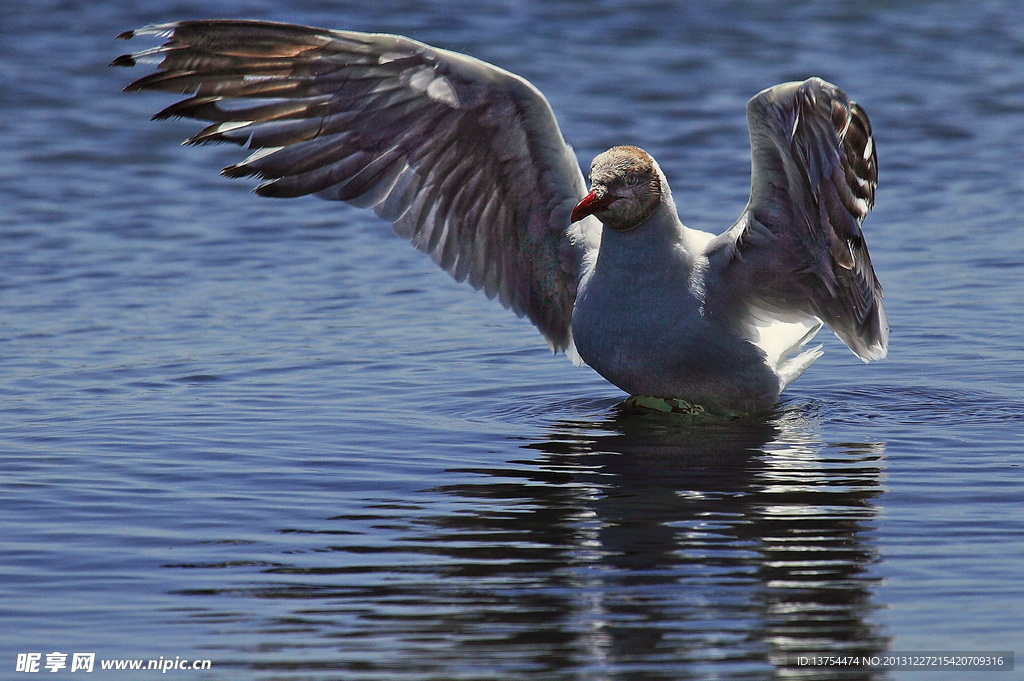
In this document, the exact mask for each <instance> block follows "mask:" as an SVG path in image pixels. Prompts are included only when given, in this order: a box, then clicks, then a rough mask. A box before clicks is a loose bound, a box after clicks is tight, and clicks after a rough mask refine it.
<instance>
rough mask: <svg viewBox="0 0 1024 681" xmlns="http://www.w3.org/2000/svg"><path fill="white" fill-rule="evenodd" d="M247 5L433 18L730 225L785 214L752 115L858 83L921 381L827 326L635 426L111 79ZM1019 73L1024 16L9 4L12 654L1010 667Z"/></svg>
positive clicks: (715, 221) (555, 365) (572, 672)
mask: <svg viewBox="0 0 1024 681" xmlns="http://www.w3.org/2000/svg"><path fill="white" fill-rule="evenodd" d="M211 16H226V17H238V18H242V17H248V18H259V19H273V20H280V21H290V22H297V23H306V24H313V25H321V26H330V27H337V28H348V29H356V30H368V31H386V32H397V33H402V34H407V35H411V36H413V37H415V38H418V39H420V40H424V41H427V42H430V43H432V44H436V45H439V46H442V47H447V48H451V49H456V50H460V51H464V52H468V53H471V54H473V55H475V56H478V57H481V58H483V59H486V60H489V61H492V62H494V63H496V64H498V65H500V66H502V67H504V68H507V69H510V70H513V71H515V72H517V73H520V74H522V75H524V76H526V77H527V78H529V79H530V80H531V81H532V82H534V83H535V84H536V85H537V86H538V87H539V88H540V89H541V90H542V91H544V92H545V93H546V94H547V95H548V96H549V98H550V100H551V102H552V105H553V107H554V109H555V111H556V113H557V115H558V117H559V121H560V122H561V125H562V129H563V132H564V133H565V135H566V137H567V139H568V140H569V141H570V142H571V143H572V144H573V145H574V147H575V148H576V150H577V152H578V154H579V157H580V159H581V163H583V164H584V165H585V166H587V165H589V162H590V159H591V158H592V157H593V155H595V154H596V153H599V152H600V151H603V150H604V149H605V148H607V147H609V146H611V145H614V144H622V143H632V144H637V145H639V146H642V147H643V148H645V149H647V150H648V151H650V152H651V153H652V154H653V155H654V156H655V157H656V158H658V160H659V162H660V163H661V165H662V167H663V168H664V169H665V171H666V173H667V175H668V178H669V181H670V182H671V183H672V187H673V190H674V195H675V197H676V200H677V203H678V204H679V207H680V211H681V213H682V216H683V219H684V221H685V222H686V223H687V224H689V225H691V226H693V227H697V228H701V229H707V230H711V231H720V230H721V229H723V228H725V227H726V226H728V225H729V224H730V223H731V222H732V220H733V219H734V218H735V217H736V216H737V215H738V214H739V211H740V210H741V208H742V206H743V204H744V202H745V201H746V197H747V193H748V192H749V152H748V141H747V136H746V135H747V133H746V121H745V117H744V108H743V107H744V105H745V103H746V100H747V99H748V98H749V97H751V96H752V95H753V94H755V93H756V92H757V91H759V90H760V89H762V88H764V87H767V86H769V85H772V84H775V83H778V82H782V81H786V80H792V79H797V78H801V79H802V78H805V77H808V76H811V75H819V76H821V77H823V78H825V79H827V80H830V81H832V82H835V83H836V84H838V85H840V86H841V87H842V88H844V89H845V90H846V91H847V92H849V93H850V94H851V96H852V97H853V98H854V99H856V100H857V101H858V102H860V103H861V104H862V105H863V106H864V107H865V109H866V110H867V111H868V113H869V115H870V116H871V120H872V123H873V126H874V130H875V139H876V143H877V146H878V149H879V159H880V184H879V188H878V195H877V205H876V208H875V210H874V212H873V213H872V214H871V215H870V216H869V218H868V220H867V222H866V223H865V232H866V234H867V237H868V242H869V245H870V247H871V253H872V258H873V261H874V264H875V267H876V270H877V272H878V275H879V277H880V279H881V281H882V283H883V285H884V286H885V289H886V305H887V309H888V312H889V318H890V322H891V324H892V341H891V350H890V355H889V359H888V360H886V361H885V362H881V363H876V364H871V365H863V364H862V363H861V362H860V361H859V360H857V359H856V358H855V357H853V356H852V355H851V354H850V353H849V352H848V351H847V350H846V349H845V348H844V347H843V346H842V345H841V344H840V343H839V342H838V341H836V340H835V339H834V338H831V337H828V338H824V336H822V338H823V340H824V342H825V349H826V354H825V356H824V357H823V358H822V359H820V360H819V361H818V362H817V363H816V364H815V365H814V366H813V367H812V368H811V369H810V370H809V371H808V372H807V374H805V375H804V376H803V377H802V378H801V379H800V380H799V381H797V382H796V383H795V384H794V385H792V386H791V387H790V389H789V390H787V392H786V393H785V395H784V399H783V400H782V402H781V403H780V405H779V408H778V410H777V411H776V413H774V414H773V415H771V416H770V417H768V418H765V419H755V420H741V421H736V422H729V423H706V422H693V421H688V420H685V419H679V418H669V417H666V416H662V415H651V414H638V413H633V412H629V411H627V410H623V409H622V408H621V407H620V406H618V405H619V403H620V401H621V400H622V398H623V397H624V395H623V394H622V393H620V392H619V391H618V390H617V389H615V388H614V387H613V386H611V385H609V384H607V383H605V382H604V381H603V380H601V379H600V378H599V377H598V376H596V375H595V374H594V373H593V372H592V371H590V370H588V369H586V368H574V367H573V366H571V364H570V363H569V362H567V361H565V359H564V358H561V357H556V358H553V357H551V356H550V354H549V352H548V351H547V349H546V347H545V344H544V342H543V340H542V339H541V338H540V336H539V335H538V334H537V333H536V332H535V331H534V330H533V329H532V327H530V325H529V324H528V323H527V322H525V321H523V320H519V319H516V318H515V317H514V316H513V315H511V314H509V313H508V312H506V311H504V310H502V309H501V308H500V306H498V305H497V304H495V303H492V302H490V301H487V300H486V299H485V298H484V297H483V296H481V295H479V294H474V293H473V292H472V291H470V290H469V289H468V288H467V287H465V286H460V285H458V284H456V283H454V282H452V281H451V280H450V279H449V278H448V277H447V275H445V274H444V273H443V272H440V271H436V268H435V267H434V266H433V265H432V263H430V261H429V259H427V258H424V257H423V256H421V255H420V254H418V253H417V252H415V250H414V249H412V248H410V247H409V246H408V245H406V244H404V243H402V242H401V241H400V240H399V239H397V238H396V237H395V236H394V235H393V234H391V233H390V229H389V228H388V227H387V225H384V224H381V223H380V222H379V221H378V220H377V219H375V218H374V217H373V216H372V215H371V214H367V213H365V212H362V211H358V210H354V209H349V208H347V207H345V206H342V205H338V204H332V203H327V202H321V201H318V200H315V199H302V200H295V201H271V200H265V199H258V198H256V197H253V196H251V195H250V193H249V189H250V188H251V185H249V184H247V183H246V182H244V181H240V182H231V181H227V180H224V179H222V178H219V177H218V176H217V173H216V171H217V169H219V168H220V167H221V166H223V165H227V164H229V163H232V162H236V161H238V160H239V159H240V158H241V157H242V156H243V155H244V154H243V152H241V151H239V150H236V149H230V148H226V147H213V148H209V147H207V148H202V149H183V148H181V147H179V142H180V140H182V139H183V138H184V137H186V136H188V135H189V134H191V133H194V132H195V130H196V126H195V125H190V124H188V123H184V122H177V123H175V122H171V123H159V124H157V123H151V122H149V121H148V118H149V116H150V115H151V114H152V113H153V112H155V111H157V110H159V109H160V108H162V107H163V106H164V105H166V104H167V103H169V101H170V100H169V99H168V98H164V97H161V96H159V95H151V96H146V95H143V96H138V95H136V96H127V95H122V94H120V93H119V90H120V88H121V87H123V86H124V85H125V84H126V83H127V82H128V80H129V79H130V78H131V77H132V76H133V75H139V73H135V74H133V73H127V72H125V71H122V70H113V69H108V68H107V66H106V65H107V64H108V63H109V62H110V61H111V60H112V59H113V58H114V57H116V56H117V55H118V54H121V53H122V52H123V51H124V50H125V47H126V46H125V45H124V44H123V43H117V42H115V41H114V40H113V36H114V35H116V34H117V33H119V32H121V31H123V30H126V29H129V28H134V27H138V26H141V25H145V24H148V23H153V22H164V21H171V20H175V19H181V18H198V17H211ZM135 42H138V41H135ZM132 47H133V48H137V47H141V46H136V45H134V44H132ZM1022 60H1024V15H1022V12H1021V10H1020V9H1019V7H1018V6H1017V5H1013V4H1000V3H974V4H968V3H943V2H905V3H895V4H891V5H890V4H888V3H869V2H854V3H846V5H845V7H843V8H836V7H834V6H833V3H819V2H769V3H756V4H746V3H722V4H718V5H713V6H705V4H704V3H692V4H684V5H683V6H677V5H676V4H672V3H658V2H650V3H642V4H639V5H635V6H631V7H627V6H623V5H622V4H621V3H600V2H580V3H558V2H554V3H552V2H526V3H501V2H482V3H481V2H473V3H451V2H443V3H441V2H438V3H402V2H392V1H390V0H388V1H382V2H378V3H374V6H373V7H372V8H365V7H362V8H360V7H358V6H356V5H348V4H341V3H337V4H335V3H321V2H317V3H312V2H298V3H283V4H282V3H265V2H251V3H245V4H244V5H236V4H231V3H224V2H220V1H219V0H216V1H214V2H212V3H211V2H204V3H191V2H163V1H160V0H158V1H156V2H149V3H145V7H144V9H139V8H138V7H136V6H135V5H134V4H132V3H115V2H90V3H76V2H59V3H58V2H53V3H48V2H29V1H27V0H13V1H11V2H8V3H7V4H6V5H5V9H4V11H3V14H2V16H0V98H2V101H3V102H4V115H3V116H2V117H0V136H2V138H3V140H4V143H3V144H2V145H0V180H2V186H3V187H4V190H3V204H2V205H0V243H2V244H3V245H2V248H0V319H2V320H3V323H2V325H0V452H2V456H3V467H2V477H0V523H2V528H3V533H2V537H0V548H2V551H0V555H2V556H3V558H2V559H0V618H2V621H3V627H2V629H3V635H2V637H0V640H2V642H3V653H2V657H0V666H2V668H3V669H5V670H7V672H5V673H13V672H11V670H13V669H14V666H15V658H16V656H17V654H18V653H25V652H40V653H49V652H52V651H63V652H68V653H71V652H86V651H91V652H96V653H97V658H98V659H114V658H136V657H137V658H146V659H150V658H158V657H159V656H164V657H165V658H173V657H174V656H180V657H184V658H205V659H210V660H211V661H212V667H211V669H210V670H209V671H206V672H175V673H176V674H178V675H181V676H188V677H189V678H197V679H237V678H252V679H266V680H270V679H339V678H346V679H348V678H352V679H357V678H358V679H395V678H402V679H438V678H445V679H497V678H501V679H520V678H521V679H535V678H550V679H683V678H725V679H764V678H776V677H777V678H789V677H797V678H864V679H876V678H878V679H881V678H887V679H888V678H893V679H900V678H915V679H916V678H918V673H917V672H899V671H894V672H888V673H880V672H871V671H866V670H856V669H854V670H831V671H821V670H818V671H811V670H806V669H803V670H801V669H797V668H795V667H793V666H792V665H791V664H790V663H789V661H788V660H789V655H791V654H792V653H794V652H799V651H808V650H818V651H832V652H840V651H842V652H850V653H856V654H858V655H862V654H882V653H884V652H886V651H914V650H950V651H952V650H979V651H983V650H1013V649H1014V647H1015V646H1018V645H1019V642H1020V641H1021V640H1022V633H1024V626H1022V625H1021V621H1020V615H1019V613H1021V612H1024V580H1022V579H1021V574H1022V573H1021V565H1022V564H1024V522H1022V521H1024V511H1022V509H1024V476H1022V473H1021V469H1020V463H1021V458H1022V457H1021V450H1022V445H1024V416H1022V412H1024V390H1022V387H1021V383H1022V381H1021V378H1022V367H1024V335H1022V333H1021V319H1022V318H1021V314H1022V313H1021V310H1022V309H1024V287H1022V286H1021V281H1022V280H1024V236H1022V233H1021V227H1020V215H1021V214H1022V213H1024V180H1022V175H1021V173H1020V172H1019V166H1020V159H1021V158H1024V134H1022V133H1024V68H1022V64H1024V62H1022ZM137 71H138V70H137ZM1017 652H1018V653H1020V652H1024V651H1021V650H1018V651H1017ZM44 673H46V672H45V670H44ZM61 673H64V674H67V673H70V671H69V669H65V670H63V671H62V672H61ZM95 673H96V674H97V677H99V678H108V677H109V678H131V677H132V675H131V674H130V673H129V672H103V671H101V670H99V669H97V671H96V672H95ZM151 676H152V672H150V673H149V674H146V673H145V672H140V673H139V678H150V677H151ZM956 678H964V676H963V672H941V671H939V672H930V673H929V674H928V679H929V680H933V679H934V680H936V681H938V679H956ZM993 678H1007V679H1009V678H1020V672H1019V671H1015V672H1007V673H1001V674H998V675H995V676H993Z"/></svg>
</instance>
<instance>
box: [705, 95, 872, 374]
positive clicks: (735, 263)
mask: <svg viewBox="0 0 1024 681" xmlns="http://www.w3.org/2000/svg"><path fill="white" fill-rule="evenodd" d="M747 121H748V124H749V127H750V143H751V166H752V171H751V175H752V182H751V193H750V201H749V202H748V204H747V207H746V208H745V209H744V211H743V214H742V215H741V216H740V219H739V220H738V221H737V222H736V224H735V225H734V226H733V227H732V229H730V230H729V231H728V232H726V233H725V234H723V235H722V237H720V238H719V239H717V240H716V242H715V243H714V244H713V245H712V247H711V250H712V251H714V254H713V255H712V256H711V257H713V258H717V259H718V262H719V263H722V262H725V264H724V265H723V271H724V274H723V280H724V281H725V282H726V283H725V284H724V286H725V289H726V291H727V292H728V291H732V292H735V297H737V298H745V302H746V303H747V307H748V309H752V308H760V309H777V310H781V311H783V313H784V312H785V311H787V310H789V311H792V312H801V313H805V314H809V315H812V316H814V317H817V318H818V319H820V320H821V321H823V322H824V323H825V324H826V325H827V326H828V327H829V328H830V329H832V331H833V332H835V334H836V335H837V336H839V338H840V339H841V340H842V341H843V342H844V343H846V345H847V346H848V347H849V348H850V349H851V350H852V351H853V352H854V353H855V354H857V356H859V357H860V358H861V359H863V360H864V361H868V360H873V359H881V358H883V357H885V355H886V352H887V346H888V338H889V326H888V321H887V319H886V315H885V309H884V307H883V305H882V297H883V293H882V287H881V285H880V284H879V283H878V279H877V277H876V276H875V271H874V268H873V267H872V265H871V256H870V255H869V254H868V247H867V243H866V242H865V240H864V235H863V233H862V231H861V223H862V222H863V220H864V218H865V217H866V216H867V214H868V212H869V211H870V210H871V207H872V206H873V205H874V200H875V187H876V186H877V184H878V159H877V156H876V151H875V146H874V141H873V139H872V136H871V123H870V121H869V119H868V116H867V114H866V113H865V112H864V110H863V109H862V108H861V107H859V106H858V105H857V104H856V103H854V102H851V101H850V100H849V98H848V97H847V96H846V94H845V93H843V92H842V91H841V90H840V89H839V88H837V87H835V86H834V85H831V84H829V83H826V82H825V81H822V80H820V79H817V78H812V79H810V80H807V81H804V82H802V83H785V84H783V85H777V86H775V87H773V88H769V89H767V90H765V91H763V92H761V93H760V94H758V95H757V96H755V97H754V98H753V99H751V100H750V103H749V104H748V105H747Z"/></svg>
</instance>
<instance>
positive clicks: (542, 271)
mask: <svg viewBox="0 0 1024 681" xmlns="http://www.w3.org/2000/svg"><path fill="white" fill-rule="evenodd" d="M136 35H157V36H160V37H162V38H166V42H165V43H164V44H163V45H162V46H160V47H157V48H154V49H151V50H145V51H142V52H139V53H136V54H132V55H124V56H122V57H119V58H118V59H116V60H115V61H114V62H113V64H112V65H113V66H134V65H135V64H136V63H137V62H138V61H146V60H151V61H158V62H159V63H158V66H157V69H158V70H157V71H156V72H155V73H152V74H150V75H147V76H145V77H143V78H140V79H139V80H136V81H135V82H133V83H131V84H130V85H128V87H127V88H125V89H126V91H135V90H162V91H167V92H173V93H179V94H187V95H191V96H190V97H188V98H187V99H184V100H182V101H179V102H177V103H175V104H172V105H171V106H169V107H167V108H166V109H164V110H163V111H161V112H160V113H158V114H156V116H154V118H156V119H164V118H172V117H184V118H193V119H198V120H203V121H209V122H210V123H211V124H210V125H209V126H208V127H206V128H205V129H204V130H202V131H201V132H199V133H198V134H197V135H195V136H194V137H192V138H191V139H189V140H188V142H189V143H193V144H198V143H206V142H234V143H236V144H240V145H245V144H247V145H248V146H249V148H251V149H253V150H254V151H253V153H252V154H251V155H250V156H249V157H248V158H247V159H245V160H244V161H242V162H241V163H238V164H235V165H231V166H228V167H227V168H224V170H223V171H222V173H223V174H224V175H226V176H228V177H243V176H255V177H258V178H260V179H262V180H263V183H262V184H260V185H259V187H257V189H256V193H258V194H261V195H263V196H275V197H294V196H301V195H305V194H317V195H319V196H321V197H323V198H326V199H332V200H339V201H348V202H350V203H352V204H355V205H357V206H362V207H373V208H374V209H375V211H376V212H377V214H378V215H380V216H381V217H382V218H384V219H386V220H388V221H390V222H391V223H392V224H393V226H394V229H395V231H396V232H397V233H398V234H399V235H401V236H403V237H405V238H406V239H408V240H410V241H411V242H412V243H413V244H414V245H415V246H416V247H417V248H419V249H420V250H421V251H424V252H425V253H428V254H430V255H431V257H432V258H433V259H434V261H435V262H437V264H438V265H440V266H441V267H442V268H444V269H445V270H446V271H447V272H449V273H450V274H451V275H452V276H453V277H454V278H455V279H457V280H458V281H463V280H468V281H469V283H470V284H471V285H472V286H473V287H475V288H477V289H482V290H483V291H484V292H485V293H486V294H487V296H488V297H491V298H494V297H495V296H497V298H498V299H499V300H500V301H501V303H502V304H503V305H505V306H506V307H509V308H511V309H512V310H513V311H515V312H516V313H517V314H519V315H520V316H523V315H526V316H528V317H529V318H530V320H531V321H533V323H534V324H536V325H537V327H538V328H539V329H540V331H541V333H542V334H543V335H544V336H545V337H546V338H547V339H548V342H549V343H550V344H551V346H552V348H553V349H554V350H556V351H557V350H564V349H566V348H567V347H569V346H570V344H571V331H570V321H571V317H572V307H573V303H574V301H575V297H576V284H577V272H578V269H579V259H580V256H581V252H582V249H583V244H582V239H581V234H580V233H579V230H580V229H582V228H581V227H580V226H574V227H572V228H571V229H573V230H577V231H576V232H573V231H570V221H569V216H570V214H571V212H572V209H573V207H574V206H575V205H576V203H577V202H578V201H579V200H580V199H581V198H582V197H583V196H584V195H585V194H586V189H585V184H584V178H583V174H582V172H581V171H580V168H579V164H578V163H577V161H576V158H575V156H574V154H573V153H572V150H571V148H570V147H569V146H568V145H567V144H566V143H565V141H564V140H563V138H562V134H561V132H560V131H559V129H558V124H557V122H556V121H555V117H554V114H553V113H552V111H551V107H550V106H549V105H548V103H547V100H545V98H544V96H543V95H542V94H541V93H540V92H539V91H538V90H537V89H536V88H534V87H533V86H532V85H531V84H530V83H528V82H527V81H525V80H523V79H522V78H519V77H518V76H515V75H513V74H511V73H508V72H506V71H503V70H501V69H499V68H497V67H494V66H491V65H489V64H486V63H484V62H481V61H478V60H476V59H473V58H471V57H467V56H464V55H461V54H456V53H453V52H448V51H445V50H440V49H435V48H432V47H429V46H427V45H424V44H422V43H419V42H416V41H413V40H409V39H407V38H403V37H399V36H391V35H377V34H364V33H352V32H342V31H330V30H323V29H316V28H308V27H303V26H294V25H289V24H276V23H267V22H253V21H185V22H181V23H176V24H169V25H165V26H154V27H150V28H147V29H142V30H139V31H129V32H127V33H124V34H122V35H121V36H119V37H120V38H123V39H128V38H131V37H133V36H136Z"/></svg>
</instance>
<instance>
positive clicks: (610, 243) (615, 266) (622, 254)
mask: <svg viewBox="0 0 1024 681" xmlns="http://www.w3.org/2000/svg"><path fill="white" fill-rule="evenodd" d="M688 231H690V230H687V228H686V227H684V226H683V224H682V223H681V222H680V221H679V216H678V215H677V214H676V210H675V205H673V204H672V203H671V201H667V202H666V201H662V202H661V203H660V204H659V205H658V208H657V209H656V210H655V211H654V213H653V214H652V215H651V217H649V218H647V219H646V220H645V221H644V222H643V223H642V224H640V225H639V226H638V227H635V228H633V229H631V230H629V231H627V232H619V231H616V230H614V229H612V228H610V227H605V228H604V230H603V231H602V232H601V248H600V251H599V253H598V256H597V265H596V267H597V269H598V270H605V271H606V272H607V273H609V274H613V273H614V274H616V275H619V276H626V277H631V278H635V277H641V278H644V277H646V276H647V275H656V274H658V273H660V272H664V270H665V269H666V268H668V269H671V270H672V271H673V272H678V271H679V268H680V267H682V268H683V269H685V270H689V268H690V267H691V266H692V261H693V254H691V253H690V250H689V249H688V248H687V241H688V239H687V238H686V233H687V232H688Z"/></svg>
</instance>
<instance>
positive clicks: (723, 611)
mask: <svg viewBox="0 0 1024 681" xmlns="http://www.w3.org/2000/svg"><path fill="white" fill-rule="evenodd" d="M595 425H596V427H595ZM531 448H534V449H537V450H539V451H541V452H544V454H545V455H544V458H543V460H542V461H541V462H538V463H540V465H541V467H543V468H545V469H547V470H549V471H551V472H555V471H559V470H563V471H572V478H573V482H574V484H575V485H576V486H577V490H578V498H579V504H580V507H581V508H585V509H587V511H589V512H590V514H591V515H590V519H589V521H588V522H587V523H579V522H577V525H578V526H579V527H580V533H579V539H580V540H581V542H580V543H581V544H582V546H583V547H585V550H584V551H582V552H581V555H585V556H587V561H588V563H589V564H588V565H586V567H584V566H583V565H580V566H579V569H578V570H577V574H579V575H580V576H581V577H583V578H584V580H585V581H587V582H588V588H589V590H590V592H591V597H590V598H588V599H583V602H585V603H587V604H588V605H587V610H586V612H578V613H577V614H576V615H575V617H576V618H578V619H582V620H589V622H588V625H589V626H587V627H585V628H584V630H586V631H589V632H591V634H592V639H593V640H592V641H591V643H590V645H589V646H588V647H589V649H590V650H591V651H593V652H594V653H595V654H598V655H599V660H600V663H599V666H600V667H602V668H604V669H606V670H607V672H608V674H609V675H610V676H612V677H616V678H619V677H621V676H622V674H619V673H617V671H616V670H618V671H621V672H624V675H625V676H626V677H630V676H632V674H631V673H630V672H629V671H628V670H641V669H642V670H644V673H643V676H644V677H645V678H658V677H664V678H678V675H679V674H680V673H685V672H687V671H689V672H699V671H700V670H705V671H710V670H711V669H712V667H713V668H714V670H715V674H716V675H721V676H724V677H728V678H764V677H765V675H766V672H768V673H769V674H770V673H774V674H775V675H777V676H778V677H790V676H794V677H797V676H805V675H807V674H808V673H811V670H808V669H806V668H804V669H800V668H799V667H797V666H796V665H795V657H796V655H797V654H800V653H808V652H827V653H829V654H851V655H853V654H856V655H872V654H878V653H879V652H881V651H883V650H884V649H885V647H886V644H887V642H886V640H885V639H884V637H883V636H882V635H881V634H880V633H879V631H878V628H877V625H875V624H873V623H872V622H871V612H872V610H873V607H874V606H873V605H872V590H873V588H874V586H875V584H876V583H877V579H876V578H874V577H872V576H871V575H870V573H869V572H868V566H869V565H870V564H871V563H873V562H874V561H875V560H877V549H876V548H875V546H874V544H873V542H872V540H871V531H872V528H873V523H874V517H875V515H876V514H877V509H876V508H875V506H874V504H873V502H872V500H873V499H874V498H875V497H877V496H878V495H879V494H881V487H880V476H881V472H882V468H881V459H882V455H883V447H882V446H881V445H875V444H842V445H835V446H828V445H825V444H823V443H821V442H820V441H819V439H818V435H817V428H816V425H815V422H814V420H813V418H809V417H807V416H805V415H804V414H803V412H802V411H801V410H800V409H796V408H793V409H788V410H782V411H780V412H778V413H776V414H775V415H774V416H772V417H770V418H766V419H746V420H733V421H727V422H725V421H720V420H718V421H701V420H700V419H699V418H688V417H673V415H665V414H660V413H644V412H635V411H631V410H627V409H620V410H618V411H617V412H615V413H614V414H613V415H612V416H611V417H610V418H609V419H608V420H607V421H606V422H604V423H602V424H594V423H584V422H571V421H566V422H563V423H560V424H558V426H557V427H556V428H555V429H553V431H552V432H551V433H550V436H549V437H548V439H547V440H546V441H544V442H538V443H535V444H533V445H531ZM583 515H585V514H583ZM580 517H581V514H580V513H577V514H576V518H580ZM567 520H568V519H567ZM833 673H834V676H832V675H831V674H833ZM813 675H814V677H815V678H877V677H878V676H879V674H878V673H877V672H871V671H870V670H859V671H858V670H853V671H851V670H850V669H842V670H837V671H834V672H829V671H827V670H822V669H817V670H814V671H813Z"/></svg>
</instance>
